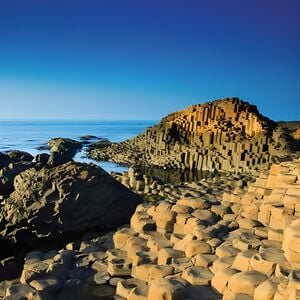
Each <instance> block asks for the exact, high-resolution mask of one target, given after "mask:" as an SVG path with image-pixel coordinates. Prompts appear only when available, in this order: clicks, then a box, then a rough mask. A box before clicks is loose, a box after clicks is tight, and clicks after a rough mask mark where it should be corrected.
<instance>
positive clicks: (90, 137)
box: [79, 134, 97, 141]
mask: <svg viewBox="0 0 300 300" xmlns="http://www.w3.org/2000/svg"><path fill="white" fill-rule="evenodd" d="M79 139H80V140H81V141H90V140H95V139H97V137H96V136H95V135H89V134H87V135H83V136H81V137H80V138H79Z"/></svg>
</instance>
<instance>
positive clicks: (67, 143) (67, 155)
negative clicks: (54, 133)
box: [48, 138, 82, 166]
mask: <svg viewBox="0 0 300 300" xmlns="http://www.w3.org/2000/svg"><path fill="white" fill-rule="evenodd" d="M48 146H49V149H50V157H49V159H48V164H49V165H50V166H58V165H61V164H64V163H66V162H67V161H70V160H72V159H73V157H74V155H75V154H76V152H78V151H79V150H80V149H81V148H82V143H81V142H78V141H75V140H72V139H68V138H54V139H51V140H49V141H48Z"/></svg>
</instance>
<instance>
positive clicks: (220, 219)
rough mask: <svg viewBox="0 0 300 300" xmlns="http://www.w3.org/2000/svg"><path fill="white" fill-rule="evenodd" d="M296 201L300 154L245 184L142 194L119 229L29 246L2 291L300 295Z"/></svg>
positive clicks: (156, 298)
mask: <svg viewBox="0 0 300 300" xmlns="http://www.w3.org/2000/svg"><path fill="white" fill-rule="evenodd" d="M299 208H300V160H299V159H298V160H294V161H293V162H292V161H290V162H283V163H281V164H276V165H273V166H272V168H271V169H270V171H263V172H261V173H260V175H259V177H257V178H256V181H255V182H254V183H251V184H249V187H248V189H242V188H241V187H236V188H235V190H233V191H232V192H231V193H224V195H223V196H222V197H221V198H218V197H215V198H211V197H209V196H207V195H203V197H196V196H192V195H190V196H186V197H182V198H181V199H179V200H177V201H176V202H173V201H170V202H169V201H164V202H161V203H158V204H155V205H151V204H149V203H148V204H147V203H144V204H140V205H139V206H138V207H137V208H136V211H135V213H134V214H133V215H132V217H131V221H130V226H128V227H126V226H125V227H124V226H123V228H120V229H119V230H118V231H116V232H115V233H113V234H111V233H110V234H108V235H106V236H103V237H99V238H95V239H92V240H90V241H83V242H81V244H80V245H79V246H78V245H77V246H76V243H70V244H68V245H66V248H65V249H62V250H60V251H48V252H41V251H34V252H31V253H28V254H27V256H26V259H25V263H24V267H23V271H22V275H21V277H20V279H19V281H6V282H2V283H1V285H0V293H1V294H2V295H3V296H5V295H6V296H10V297H11V298H13V299H15V298H18V297H22V296H23V297H24V298H26V297H27V298H26V299H52V298H51V296H52V297H53V299H78V298H76V297H81V298H83V299H93V298H89V297H90V295H94V297H96V295H99V297H100V299H101V296H102V297H104V295H105V292H106V291H107V290H106V288H108V284H109V285H110V287H111V286H116V294H117V296H115V298H114V299H118V300H121V299H129V300H133V299H140V300H164V299H179V300H181V299H194V300H214V299H215V300H217V299H223V300H231V299H249V300H250V299H253V300H262V299H264V300H272V299H275V300H279V299H287V300H294V299H299V293H300V246H299V245H300V235H299V228H300V210H299ZM111 242H112V243H111ZM82 291H84V293H85V294H83V295H82V296H81V294H80V293H82ZM88 291H89V292H88ZM110 292H111V293H113V291H110ZM30 297H31V298H30ZM32 297H39V298H32ZM72 297H73V298H72ZM74 297H75V298H74ZM9 299H10V298H9ZM105 299H112V295H111V298H109V297H107V298H105Z"/></svg>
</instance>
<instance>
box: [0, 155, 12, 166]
mask: <svg viewBox="0 0 300 300" xmlns="http://www.w3.org/2000/svg"><path fill="white" fill-rule="evenodd" d="M9 163H10V157H9V155H8V154H6V153H3V152H0V169H2V168H4V167H7V166H8V165H9Z"/></svg>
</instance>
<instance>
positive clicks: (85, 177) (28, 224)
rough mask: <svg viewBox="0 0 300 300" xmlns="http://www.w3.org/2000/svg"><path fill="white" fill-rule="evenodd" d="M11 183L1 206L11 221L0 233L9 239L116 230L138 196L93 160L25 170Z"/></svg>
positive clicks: (135, 202)
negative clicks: (7, 195) (84, 162)
mask: <svg viewBox="0 0 300 300" xmlns="http://www.w3.org/2000/svg"><path fill="white" fill-rule="evenodd" d="M14 188H15V191H14V192H13V193H12V194H11V195H10V197H9V198H8V199H7V200H6V204H5V206H4V207H3V210H2V216H3V217H4V219H5V220H6V222H7V223H8V224H9V226H7V228H8V230H7V231H6V232H4V233H2V234H3V235H4V238H7V239H9V240H10V241H11V242H12V243H16V242H17V243H24V244H26V243H28V241H29V240H31V239H32V236H35V238H36V239H37V240H39V239H42V238H48V237H49V238H57V237H60V236H63V235H64V234H72V233H79V232H85V231H87V230H89V229H97V230H104V229H114V228H116V227H118V226H120V225H123V224H125V223H127V222H128V221H129V219H130V217H131V215H132V213H133V212H134V210H135V207H136V205H137V204H139V203H140V202H141V201H142V199H141V198H140V197H139V196H138V195H136V194H135V193H133V192H131V191H130V190H128V189H127V188H126V187H124V186H123V185H122V184H120V183H119V182H118V181H116V180H115V179H113V178H112V177H111V176H110V175H109V174H107V173H106V172H105V171H104V170H102V169H101V168H99V167H97V166H96V165H88V164H81V163H76V162H68V163H66V164H63V165H60V166H58V167H54V168H50V169H47V168H43V169H41V170H36V169H34V168H31V169H29V170H26V171H25V172H22V173H21V174H19V175H18V176H17V177H16V178H15V181H14ZM18 229H22V230H21V234H19V235H18V237H17V238H16V236H15V234H14V232H15V231H17V230H18ZM28 236H30V238H28ZM29 243H31V242H29ZM29 246H30V245H29Z"/></svg>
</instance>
